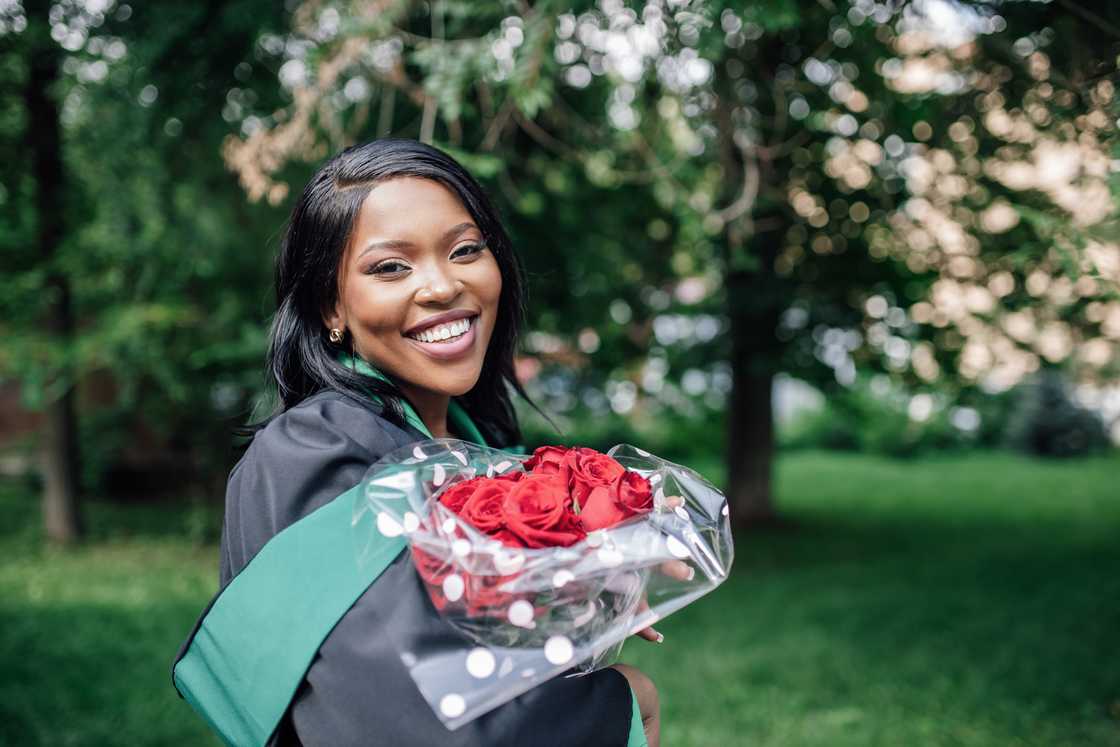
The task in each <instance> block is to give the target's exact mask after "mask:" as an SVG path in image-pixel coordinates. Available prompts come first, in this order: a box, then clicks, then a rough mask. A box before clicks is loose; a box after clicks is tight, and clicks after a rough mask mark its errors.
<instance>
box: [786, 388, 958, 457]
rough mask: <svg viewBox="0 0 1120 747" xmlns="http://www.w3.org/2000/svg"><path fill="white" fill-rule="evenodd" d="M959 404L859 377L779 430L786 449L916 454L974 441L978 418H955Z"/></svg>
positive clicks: (954, 448)
mask: <svg viewBox="0 0 1120 747" xmlns="http://www.w3.org/2000/svg"><path fill="white" fill-rule="evenodd" d="M959 413H960V408H957V407H955V406H950V404H949V403H947V402H946V401H945V400H944V398H943V397H942V398H937V397H934V396H933V395H931V394H928V393H913V392H910V391H909V390H907V389H905V388H901V387H895V386H892V385H891V383H890V381H889V380H888V379H887V378H886V377H883V376H878V377H873V378H869V379H863V380H860V381H858V382H857V383H856V384H854V385H853V386H851V387H848V388H845V389H841V390H838V391H836V392H834V393H833V394H831V395H830V396H828V397H827V398H826V399H825V400H824V401H823V403H822V404H821V406H819V407H810V408H807V409H805V410H803V411H801V412H799V413H798V414H797V415H795V416H794V418H793V419H792V421H791V422H790V423H788V424H787V425H785V426H784V427H782V428H780V429H779V439H780V441H779V442H780V443H781V445H782V446H783V447H785V448H790V449H830V450H840V451H844V450H848V451H863V452H866V453H868V454H882V455H886V456H892V457H915V456H918V455H920V454H927V453H931V452H936V451H946V450H963V449H966V448H969V447H973V446H976V445H977V441H978V435H979V434H978V428H979V423H978V422H972V420H971V415H969V416H966V418H968V421H966V424H967V425H968V426H971V427H964V426H963V425H955V424H954V423H953V417H954V415H958V416H959Z"/></svg>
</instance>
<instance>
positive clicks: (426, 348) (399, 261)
mask: <svg viewBox="0 0 1120 747" xmlns="http://www.w3.org/2000/svg"><path fill="white" fill-rule="evenodd" d="M501 292H502V275H501V271H500V270H499V268H498V263H497V260H495V259H494V255H493V254H492V253H491V252H490V250H489V249H488V248H486V246H485V244H484V243H483V236H482V232H481V231H480V230H479V228H478V226H477V225H475V222H474V220H473V219H472V218H471V215H470V213H469V212H467V209H466V208H465V207H464V206H463V204H462V202H460V201H459V198H458V197H457V196H456V195H455V193H454V192H452V191H451V190H450V189H448V188H447V187H444V186H443V185H442V184H440V183H438V182H435V181H431V180H428V179H420V178H414V177H400V178H396V179H391V180H388V181H385V182H381V183H380V184H378V185H376V186H375V187H374V188H373V190H372V191H371V192H370V193H369V196H368V197H366V199H365V202H364V203H363V204H362V208H361V210H360V211H359V213H358V217H357V222H356V225H355V227H354V233H353V236H352V237H351V241H350V244H349V246H347V248H346V251H345V252H343V256H342V264H341V266H340V267H339V300H338V304H337V306H336V308H335V312H334V315H333V316H331V317H328V318H327V319H325V320H324V321H326V322H327V324H328V326H329V327H334V328H339V329H345V330H347V331H348V332H349V333H350V334H351V336H352V338H353V341H354V349H355V352H356V353H357V354H358V355H359V356H361V357H362V358H364V359H365V360H367V361H369V363H370V364H372V365H373V366H375V367H377V368H379V369H381V370H382V371H384V372H386V373H391V374H393V375H394V376H396V377H397V378H398V379H400V380H402V381H403V383H404V384H405V386H403V387H402V388H403V389H404V391H405V393H406V394H424V393H431V394H445V395H448V396H459V395H461V394H465V393H466V392H468V391H470V389H471V388H472V387H474V385H475V382H477V381H478V377H479V374H480V373H481V371H482V363H483V360H484V358H485V356H486V348H487V346H488V345H489V344H490V335H491V334H492V333H493V331H494V323H495V320H496V319H497V314H498V298H499V296H500V295H501Z"/></svg>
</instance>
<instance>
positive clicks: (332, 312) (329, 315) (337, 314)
mask: <svg viewBox="0 0 1120 747" xmlns="http://www.w3.org/2000/svg"><path fill="white" fill-rule="evenodd" d="M323 324H324V325H326V327H327V331H328V332H330V331H331V330H332V329H341V330H342V331H344V332H345V331H346V315H345V313H344V312H343V309H342V302H341V301H339V302H338V303H336V304H335V307H334V308H333V309H329V310H327V311H325V312H323Z"/></svg>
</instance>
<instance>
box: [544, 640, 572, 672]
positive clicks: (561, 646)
mask: <svg viewBox="0 0 1120 747" xmlns="http://www.w3.org/2000/svg"><path fill="white" fill-rule="evenodd" d="M572 654H573V651H572V642H571V641H569V640H568V638H567V637H566V636H562V635H554V636H552V637H551V638H549V639H548V640H547V641H545V642H544V658H546V659H548V661H549V663H550V664H556V665H560V664H567V663H568V662H569V661H571V660H572Z"/></svg>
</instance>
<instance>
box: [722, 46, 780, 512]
mask: <svg viewBox="0 0 1120 747" xmlns="http://www.w3.org/2000/svg"><path fill="white" fill-rule="evenodd" d="M765 59H766V60H769V59H770V57H766V58H765ZM774 59H776V58H774ZM733 79H734V76H733V75H732V74H731V72H730V71H729V70H727V69H726V68H725V67H723V66H721V67H719V68H717V76H716V82H715V83H716V90H717V103H716V125H717V128H718V132H719V144H720V162H721V166H722V170H723V186H722V195H721V198H722V199H723V201H724V203H725V204H727V205H729V206H734V208H735V210H734V211H733V212H732V213H731V215H730V221H729V222H728V223H727V224H726V225H725V226H724V231H723V239H724V241H723V245H724V267H725V273H726V274H725V278H724V282H725V289H726V294H727V316H728V319H729V321H730V339H731V397H730V401H729V403H728V411H727V486H726V488H727V499H728V506H729V508H730V511H731V521H732V524H733V525H734V526H736V527H737V528H745V527H749V526H756V525H758V524H765V523H771V522H774V521H775V520H776V519H777V514H776V512H775V510H774V501H773V496H772V492H771V485H770V482H771V480H770V478H771V471H772V466H773V461H774V413H773V404H772V402H771V395H772V391H771V390H772V388H773V383H774V373H775V370H776V368H777V366H778V358H779V354H780V352H781V343H780V342H779V341H778V339H777V336H776V331H777V326H778V320H779V318H780V315H781V313H782V311H783V310H784V309H785V307H786V304H787V303H788V297H787V293H788V289H787V288H786V287H785V284H784V283H783V282H781V279H780V278H778V277H777V276H776V275H775V274H774V259H775V258H776V256H777V253H778V247H779V242H780V241H781V239H782V237H783V236H784V234H785V230H786V229H787V228H788V219H786V218H785V216H784V212H783V210H782V209H781V207H780V205H778V204H775V202H774V200H773V198H772V195H774V194H781V190H780V184H779V182H780V179H781V176H782V174H781V172H779V171H778V170H776V169H775V165H774V164H773V163H771V162H770V161H769V160H768V159H769V155H767V154H765V153H763V151H762V150H761V149H759V148H758V147H757V146H741V145H739V144H737V141H736V136H737V133H736V126H735V122H734V116H733V108H734V105H733V103H732V102H734V101H735V100H736V99H735V94H734V83H733ZM738 135H743V133H738Z"/></svg>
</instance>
